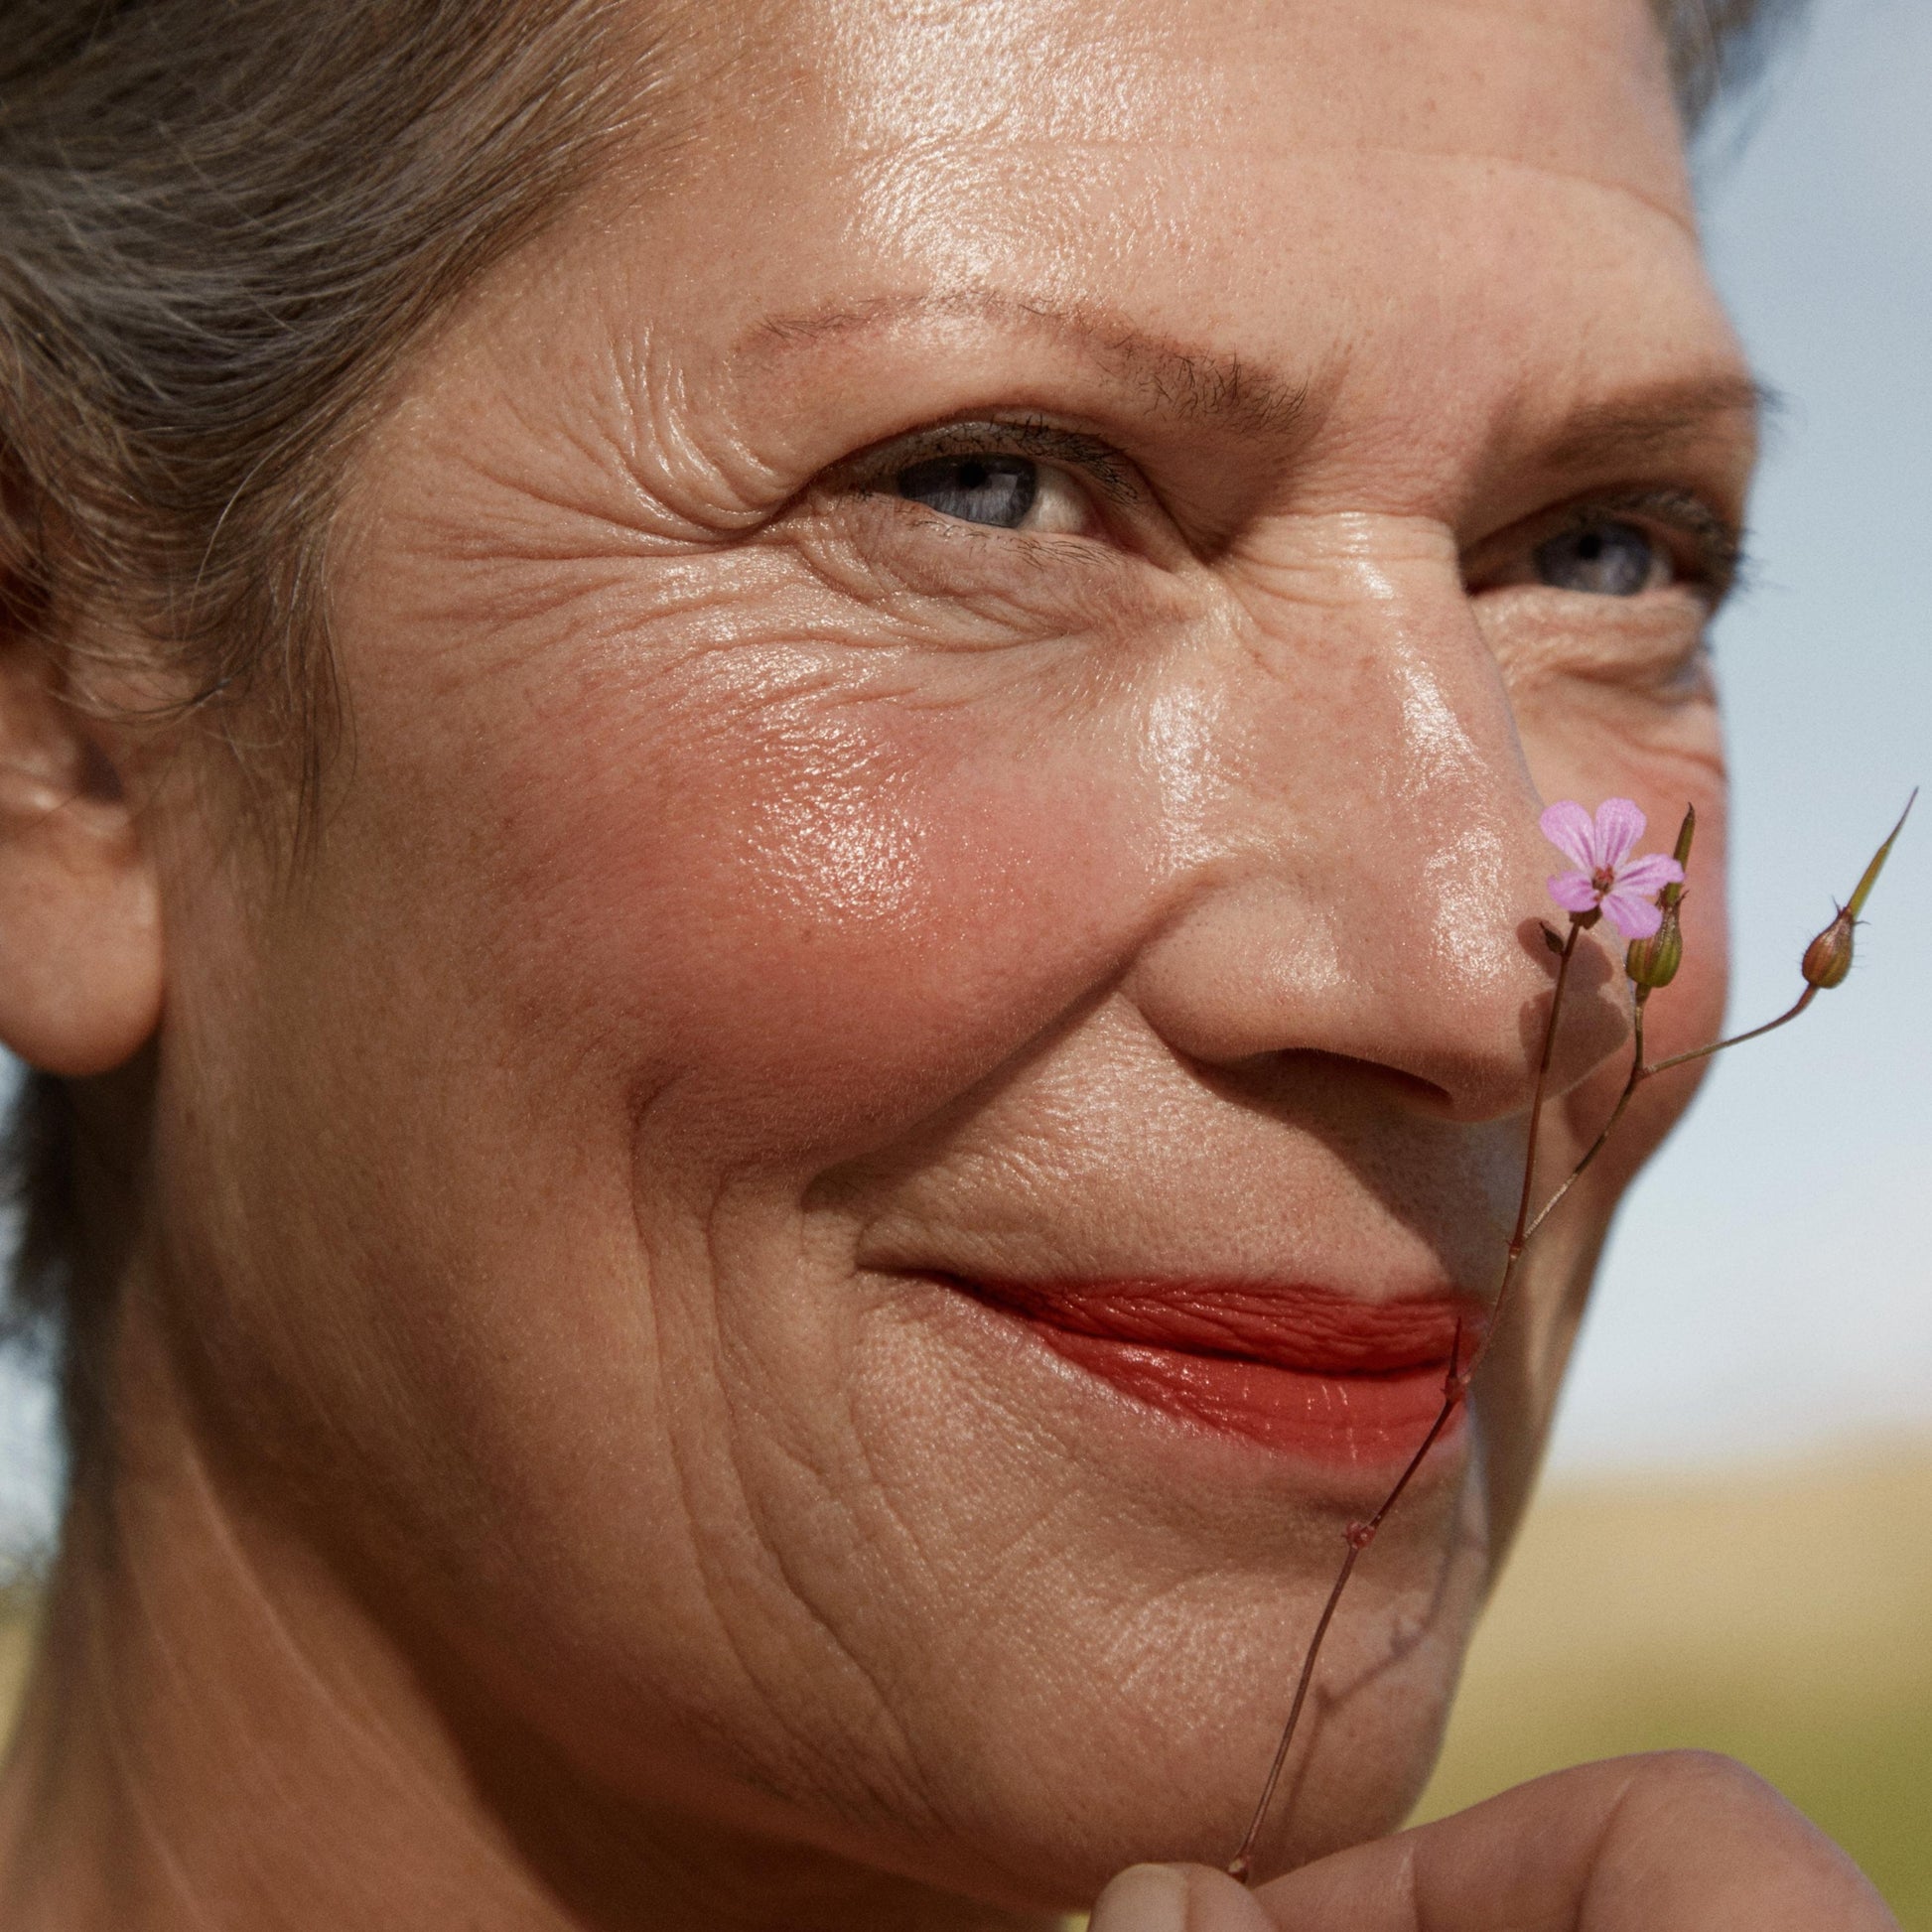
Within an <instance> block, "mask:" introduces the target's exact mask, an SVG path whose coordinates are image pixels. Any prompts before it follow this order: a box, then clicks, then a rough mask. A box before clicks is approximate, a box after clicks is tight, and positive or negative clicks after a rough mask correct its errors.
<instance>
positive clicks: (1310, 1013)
mask: <svg viewBox="0 0 1932 1932" xmlns="http://www.w3.org/2000/svg"><path fill="white" fill-rule="evenodd" d="M1244 564H1245V567H1244V568H1243V570H1242V572H1241V574H1240V577H1239V579H1238V580H1237V581H1238V586H1239V595H1238V599H1237V602H1236V605H1235V607H1234V611H1235V614H1234V617H1233V620H1232V631H1233V635H1232V637H1231V639H1230V645H1231V648H1230V651H1229V655H1228V663H1229V665H1230V670H1229V675H1230V677H1231V678H1232V679H1233V680H1234V682H1235V685H1236V687H1237V688H1236V690H1235V691H1234V692H1233V693H1232V695H1231V698H1230V703H1229V707H1228V713H1227V715H1229V716H1230V717H1233V718H1236V719H1238V720H1239V721H1240V728H1239V733H1238V743H1237V744H1236V745H1235V746H1233V747H1232V748H1230V755H1229V756H1228V757H1226V758H1225V759H1222V760H1221V766H1222V782H1221V783H1220V784H1219V785H1218V786H1217V787H1216V794H1215V812H1214V820H1215V822H1214V823H1212V824H1211V825H1208V824H1204V825H1202V826H1200V828H1199V832H1198V834H1197V836H1196V839H1195V841H1194V847H1195V866H1194V870H1193V873H1192V876H1191V878H1190V880H1189V882H1188V885H1187V889H1186V890H1185V891H1184V892H1183V893H1182V895H1181V897H1180V900H1179V902H1180V904H1181V905H1182V907H1183V909H1182V910H1181V911H1180V913H1179V914H1178V916H1177V917H1175V918H1174V920H1173V922H1172V924H1171V925H1170V926H1169V928H1168V929H1167V930H1166V931H1164V932H1163V934H1162V935H1161V937H1160V938H1159V939H1158V940H1157V941H1156V942H1155V944H1154V945H1153V946H1152V947H1150V949H1149V952H1148V954H1147V956H1146V958H1145V959H1144V960H1143V961H1142V963H1141V967H1140V968H1139V969H1138V970H1137V973H1136V976H1135V979H1136V991H1137V995H1138V997H1139V998H1140V1000H1141V1004H1142V1006H1143V1010H1144V1011H1145V1012H1146V1014H1147V1016H1148V1018H1149V1019H1150V1021H1151V1022H1153V1024H1155V1025H1156V1026H1157V1028H1159V1029H1160V1030H1162V1031H1163V1032H1165V1033H1167V1034H1169V1035H1170V1036H1171V1037H1172V1038H1173V1042H1174V1043H1175V1044H1176V1045H1177V1046H1180V1047H1181V1048H1182V1049H1183V1050H1187V1051H1190V1052H1197V1053H1200V1054H1202V1055H1203V1056H1205V1057H1209V1058H1216V1059H1231V1058H1240V1057H1248V1056H1251V1055H1253V1054H1256V1053H1261V1052H1268V1051H1283V1050H1293V1049H1298V1048H1299V1049H1304V1050H1319V1051H1325V1052H1329V1053H1334V1054H1339V1055H1343V1056H1346V1057H1348V1058H1351V1059H1356V1060H1365V1061H1373V1062H1379V1063H1382V1064H1385V1065H1388V1066H1390V1067H1391V1068H1393V1069H1395V1070H1398V1071H1400V1072H1402V1073H1404V1074H1407V1075H1409V1076H1411V1077H1412V1079H1414V1080H1419V1081H1421V1082H1423V1083H1424V1084H1425V1085H1426V1086H1428V1087H1431V1088H1434V1089H1436V1090H1438V1091H1439V1092H1440V1093H1442V1094H1444V1095H1446V1096H1447V1097H1448V1100H1449V1105H1450V1106H1451V1108H1452V1110H1453V1111H1455V1112H1456V1113H1459V1114H1469V1115H1494V1114H1501V1113H1507V1112H1509V1111H1512V1110H1513V1108H1514V1107H1515V1106H1516V1105H1517V1104H1519V1100H1518V1097H1519V1095H1520V1093H1521V1091H1522V1083H1523V1078H1524V1070H1525V1064H1526V1054H1525V1048H1524V1015H1525V1012H1526V1011H1527V1010H1528V1008H1529V1006H1530V1003H1532V1002H1534V1001H1536V1000H1537V999H1538V998H1539V997H1540V996H1541V995H1542V994H1543V993H1545V992H1546V991H1547V988H1548V977H1547V971H1546V969H1545V967H1544V966H1543V963H1542V962H1541V960H1540V959H1539V957H1538V955H1537V953H1536V952H1535V951H1534V950H1532V949H1531V948H1530V947H1528V946H1526V945H1525V943H1524V930H1525V922H1526V920H1528V919H1530V918H1532V917H1533V916H1534V915H1535V914H1536V913H1537V912H1538V911H1539V910H1540V909H1541V897H1542V875H1543V872H1544V871H1545V870H1547V867H1545V865H1544V855H1543V853H1542V850H1541V840H1540V837H1539V835H1538V831H1537V825H1536V815H1537V808H1538V803H1539V800H1538V797H1537V793H1536V788H1535V785H1534V783H1533V781H1532V779H1531V777H1530V774H1529V769H1528V765H1527V763H1526V760H1525V759H1524V756H1523V750H1522V746H1521V744H1520V741H1519V738H1518V735H1517V729H1516V721H1515V718H1514V714H1513V711H1512V709H1511V706H1510V703H1509V699H1508V696H1507V693H1506V692H1505V690H1504V688H1503V685H1502V682H1501V678H1500V676H1499V674H1498V672H1497V669H1496V666H1495V664H1494V661H1493V659H1492V658H1491V656H1490V654H1489V652H1488V649H1487V647H1486V646H1485V644H1484V642H1483V639H1482V636H1481V634H1480V632H1479V630H1478V628H1477V626H1476V623H1475V621H1474V618H1473V615H1472V614H1471V612H1470V610H1469V608H1468V603H1467V599H1466V597H1465V596H1464V594H1463V591H1462V587H1461V582H1460V576H1459V572H1458V570H1457V567H1456V561H1455V556H1454V551H1453V546H1452V545H1450V544H1449V542H1448V541H1447V538H1446V536H1444V535H1440V534H1439V535H1436V536H1435V537H1434V538H1433V540H1432V538H1431V537H1430V535H1429V534H1428V533H1418V532H1417V531H1416V529H1415V528H1414V527H1413V526H1410V525H1407V524H1399V523H1396V522H1395V521H1394V520H1393V519H1391V520H1390V521H1389V522H1386V523H1379V524H1378V523H1376V522H1372V521H1370V520H1368V519H1363V518H1351V519H1347V520H1346V523H1345V525H1344V527H1343V528H1341V529H1340V530H1339V531H1337V532H1334V533H1332V534H1331V535H1330V536H1329V538H1328V540H1326V541H1325V542H1320V543H1314V544H1297V545H1294V546H1291V547H1288V548H1287V549H1286V550H1285V553H1284V554H1283V555H1282V556H1281V557H1279V558H1275V559H1269V558H1257V559H1253V560H1244ZM1532 930H1533V929H1532Z"/></svg>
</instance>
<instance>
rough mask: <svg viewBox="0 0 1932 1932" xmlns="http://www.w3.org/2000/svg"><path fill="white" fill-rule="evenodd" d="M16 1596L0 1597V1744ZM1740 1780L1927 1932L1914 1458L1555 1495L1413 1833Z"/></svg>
mask: <svg viewBox="0 0 1932 1932" xmlns="http://www.w3.org/2000/svg"><path fill="white" fill-rule="evenodd" d="M30 1610H31V1605H30V1603H29V1601H28V1599H27V1597H26V1596H25V1595H24V1594H23V1593H21V1592H19V1591H15V1592H12V1593H11V1594H0V1728H3V1727H4V1725H5V1721H6V1716H7V1714H8V1713H9V1712H10V1711H11V1709H12V1706H13V1702H14V1699H15V1697H16V1695H17V1693H18V1689H19V1684H20V1679H21V1676H22V1673H23V1670H24V1666H25V1661H26V1648H27V1627H28V1616H29V1613H30ZM1677 1744H1686V1745H1698V1746H1701V1747H1705V1748H1709V1749H1716V1750H1723V1751H1728V1752H1730V1753H1731V1754H1732V1755H1733V1756H1736V1757H1740V1758H1742V1759H1743V1760H1744V1761H1745V1762H1746V1763H1748V1764H1750V1765H1752V1766H1753V1767H1754V1768H1755V1769H1756V1770H1758V1771H1759V1772H1761V1773H1762V1774H1763V1775H1764V1776H1765V1777H1767V1778H1769V1779H1770V1780H1771V1782H1772V1783H1773V1784H1775V1785H1777V1786H1778V1787H1779V1789H1780V1790H1782V1791H1783V1792H1784V1793H1785V1794H1786V1795H1787V1796H1788V1797H1790V1798H1791V1799H1792V1800H1793V1801H1794V1802H1795V1803H1796V1804H1798V1805H1799V1806H1800V1807H1801V1808H1802V1809H1803V1810H1805V1811H1806V1812H1807V1813H1809V1814H1810V1816H1811V1817H1813V1818H1814V1819H1816V1820H1817V1821H1818V1823H1819V1824H1820V1825H1822V1826H1823V1827H1824V1828H1825V1829H1826V1830H1827V1831H1828V1832H1830V1833H1831V1834H1832V1836H1833V1837H1834V1838H1836V1839H1837V1840H1838V1841H1839V1843H1840V1844H1842V1845H1844V1846H1845V1847H1847V1849H1848V1850H1850V1851H1851V1852H1852V1854H1853V1855H1854V1856H1855V1857H1856V1858H1857V1859H1858V1860H1859V1862H1860V1863H1862V1864H1863V1866H1864V1868H1865V1870H1866V1871H1867V1872H1869V1873H1870V1874H1871V1876H1872V1878H1873V1879H1874V1880H1875V1881H1876V1882H1877V1884H1878V1886H1879V1888H1880V1889H1881V1890H1882V1891H1883V1892H1884V1893H1885V1895H1886V1897H1887V1898H1889V1899H1890V1901H1891V1904H1892V1909H1893V1910H1894V1911H1896V1912H1897V1914H1898V1916H1899V1918H1900V1919H1901V1921H1902V1922H1903V1924H1904V1925H1905V1927H1906V1932H1932V1445H1905V1446H1901V1447H1898V1448H1895V1449H1890V1450H1887V1451H1885V1452H1882V1453H1880V1452H1876V1451H1873V1452H1871V1453H1868V1454H1865V1455H1863V1456H1858V1457H1853V1456H1846V1457H1843V1458H1840V1459H1837V1460H1833V1461H1826V1462H1813V1463H1808V1464H1803V1465H1796V1466H1793V1467H1791V1468H1788V1469H1766V1470H1762V1471H1755V1472H1752V1473H1750V1474H1747V1475H1724V1476H1704V1477H1697V1478H1690V1477H1677V1478H1668V1479H1666V1478H1656V1479H1652V1480H1648V1481H1641V1482H1639V1481H1633V1480H1630V1479H1624V1480H1621V1481H1618V1482H1616V1483H1613V1484H1603V1485H1601V1486H1582V1485H1558V1486H1553V1487H1552V1488H1551V1489H1550V1490H1549V1491H1547V1492H1546V1493H1545V1494H1544V1495H1543V1496H1542V1497H1541V1498H1540V1499H1539V1501H1538V1503H1537V1505H1536V1507H1535V1509H1534V1510H1533V1511H1532V1513H1531V1516H1530V1520H1529V1523H1528V1526H1527V1527H1526V1528H1525V1530H1524V1532H1523V1536H1522V1539H1521V1541H1520V1543H1519V1544H1518V1546H1517V1549H1516V1551H1515V1553H1514V1555H1513V1556H1512V1557H1511V1559H1510V1564H1509V1569H1508V1571H1507V1573H1506V1575H1505V1576H1504V1579H1503V1583H1502V1586H1501V1587H1500V1589H1499V1590H1498V1591H1497V1594H1496V1599H1495V1601H1494V1603H1493V1604H1492V1605H1491V1606H1490V1610H1489V1613H1488V1615H1487V1617H1486V1618H1485V1620H1484V1623H1483V1627H1482V1630H1481V1633H1480V1634H1479V1636H1478V1637H1477V1639H1476V1643H1475V1647H1474V1649H1473V1651H1472V1652H1471V1654H1470V1658H1469V1664H1468V1669H1467V1672H1466V1674H1465V1676H1464V1679H1463V1690H1462V1695H1461V1698H1460V1700H1459V1701H1458V1703H1457V1706H1456V1713H1455V1718H1454V1721H1453V1723H1452V1724H1451V1725H1450V1727H1449V1742H1448V1745H1447V1747H1446V1748H1445V1751H1444V1754H1443V1762H1442V1764H1441V1766H1440V1768H1439V1770H1438V1772H1437V1776H1436V1779H1435V1782H1434V1783H1433V1784H1432V1785H1431V1787H1430V1790H1429V1793H1428V1795H1427V1797H1426V1798H1425V1799H1424V1802H1423V1805H1422V1809H1421V1811H1420V1813H1419V1814H1418V1815H1419V1816H1420V1817H1424V1818H1429V1817H1437V1816H1440V1815H1441V1814H1442V1813H1443V1812H1445V1811H1453V1810H1456V1809H1458V1808H1459V1807H1461V1806H1463V1805H1466V1804H1471V1803H1473V1802H1474V1801H1475V1800H1477V1799H1478V1798H1483V1797H1487V1796H1488V1795H1489V1794H1490V1793H1492V1792H1495V1791H1500V1790H1502V1789H1504V1788H1505V1787H1507V1786H1509V1785H1512V1784H1516V1783H1520V1782H1521V1781H1522V1780H1523V1779H1525V1778H1530V1777H1535V1776H1536V1775H1537V1774H1538V1773H1539V1772H1542V1771H1547V1770H1554V1769H1556V1768H1557V1767H1558V1766H1560V1765H1564V1764H1574V1763H1577V1762H1579V1761H1581V1760H1583V1759H1586V1758H1592V1757H1609V1756H1614V1755H1616V1754H1617V1753H1619V1752H1623V1751H1635V1750H1654V1749H1659V1748H1662V1747H1664V1746H1667V1745H1677Z"/></svg>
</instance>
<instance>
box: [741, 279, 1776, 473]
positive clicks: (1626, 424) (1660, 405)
mask: <svg viewBox="0 0 1932 1932" xmlns="http://www.w3.org/2000/svg"><path fill="white" fill-rule="evenodd" d="M935 316H936V317H938V318H940V319H942V320H970V321H985V322H996V323H1005V324H1007V325H1009V326H1013V325H1017V326H1019V327H1021V328H1024V329H1028V330H1031V331H1033V332H1034V333H1036V334H1040V335H1044V336H1046V337H1048V338H1049V339H1051V340H1052V341H1054V342H1056V343H1059V344H1061V345H1068V346H1071V347H1073V348H1075V349H1077V350H1079V351H1080V352H1081V353H1082V354H1084V355H1086V356H1087V357H1088V358H1089V359H1091V360H1093V361H1096V362H1097V363H1098V364H1099V365H1100V366H1101V367H1102V368H1103V369H1105V370H1106V371H1107V372H1108V373H1110V374H1112V375H1115V376H1117V377H1121V378H1124V379H1125V380H1127V381H1129V382H1130V383H1132V384H1133V385H1134V386H1136V387H1137V388H1139V389H1140V390H1142V391H1143V393H1144V395H1145V396H1146V397H1147V398H1148V399H1149V400H1150V401H1151V402H1152V403H1153V404H1154V405H1155V407H1157V408H1158V409H1160V410H1161V411H1162V413H1164V414H1168V415H1172V416H1174V417H1178V418H1180V419H1181V420H1183V421H1188V422H1195V423H1201V424H1204V425H1206V426H1209V427H1212V428H1215V429H1219V430H1222V431H1225V432H1229V433H1232V434H1236V435H1241V436H1247V437H1258V438H1261V439H1264V440H1266V441H1269V442H1273V443H1277V444H1286V445H1294V444H1299V443H1300V442H1301V441H1302V440H1303V439H1304V437H1305V436H1306V435H1307V434H1309V433H1310V432H1311V429H1312V427H1313V423H1312V420H1311V419H1312V417H1313V416H1314V415H1315V413H1316V412H1315V411H1314V410H1313V409H1312V407H1311V385H1310V384H1309V383H1308V382H1306V381H1299V382H1298V381H1292V380H1289V379H1288V378H1286V377H1284V376H1282V375H1279V374H1277V373H1275V372H1274V371H1272V370H1269V369H1267V368H1265V367H1262V366H1259V365H1257V364H1256V363H1254V362H1251V361H1247V360H1244V359H1243V358H1242V357H1241V356H1239V355H1237V354H1234V353H1231V352H1228V351H1224V350H1218V349H1211V348H1208V347H1205V346H1203V345H1190V344H1185V343H1182V342H1180V341H1178V340H1176V339H1174V338H1172V337H1167V336H1158V335H1152V334H1149V333H1148V332H1147V331H1145V330H1142V329H1140V328H1139V327H1137V326H1136V325H1135V324H1133V323H1131V322H1129V321H1127V320H1126V318H1124V317H1123V316H1120V315H1119V314H1117V313H1112V312H1109V311H1107V310H1104V309H1098V308H1089V307H1085V306H1077V305H1076V306H1072V307H1064V308H1062V307H1055V306H1054V305H1052V304H1050V303H1047V302H1045V301H1035V300H1029V299H1027V298H1024V297H1019V296H1012V295H1006V294H1002V293H999V292H996V291H992V290H978V289H973V290H960V291H957V292H955V293H950V294H943V295H914V294H907V295H885V296H880V297H877V298H875V299H873V300H871V301H866V302H860V303H856V304H850V305H847V306H843V307H839V308H825V309H819V310H814V311H810V312H807V313H805V314H801V315H794V316H779V317H773V318H771V319H769V320H767V321H765V322H763V323H760V324H759V325H757V326H756V327H755V328H754V329H753V330H752V331H751V333H750V335H749V337H748V338H747V339H746V345H747V346H748V347H750V348H752V349H754V350H755V351H756V349H757V348H758V347H759V346H760V345H763V346H768V347H771V348H774V349H781V350H782V349H786V348H790V347H793V346H800V347H802V346H809V345H815V344H819V343H826V342H836V341H838V340H840V339H841V338H845V337H853V336H863V335H866V334H868V333H872V332H875V331H884V330H890V329H891V328H893V327H894V326H895V325H896V324H897V323H900V322H906V321H916V320H920V319H924V318H929V317H935ZM1780 401H1781V399H1780V398H1779V396H1778V394H1777V392H1776V391H1775V390H1773V389H1771V388H1770V387H1769V386H1768V385H1767V384H1765V383H1762V382H1759V381H1757V380H1755V379H1754V378H1752V377H1751V376H1749V375H1746V374H1743V373H1741V372H1739V371H1736V370H1728V369H1727V370H1721V371H1718V372H1716V373H1713V374H1705V375H1696V376H1687V377H1674V378H1671V379H1668V380H1665V381H1663V382H1659V383H1654V384H1651V385H1649V386H1646V387H1642V388H1639V389H1637V390H1635V391H1634V392H1631V393H1627V394H1623V395H1616V396H1611V397H1608V398H1606V399H1604V400H1602V401H1600V402H1592V403H1586V404H1584V405H1583V406H1582V407H1580V408H1578V409H1576V410H1575V411H1573V412H1572V413H1571V414H1570V415H1569V416H1568V417H1566V418H1564V419H1563V420H1562V421H1561V422H1560V423H1558V424H1557V425H1556V427H1555V429H1554V432H1553V433H1552V434H1551V435H1550V437H1549V438H1548V440H1547V441H1546V442H1545V443H1544V446H1543V448H1542V449H1541V450H1540V451H1538V452H1537V455H1538V457H1539V458H1540V460H1541V462H1542V463H1543V464H1545V465H1546V466H1548V467H1550V468H1552V469H1555V470H1560V471H1572V470H1575V471H1582V470H1593V471H1598V472H1601V471H1606V470H1614V469H1616V468H1617V467H1619V466H1621V465H1626V464H1641V463H1643V462H1645V461H1646V460H1650V461H1655V460H1658V459H1663V458H1668V457H1669V456H1671V455H1673V454H1675V453H1676V452H1678V451H1680V450H1682V449H1683V448H1684V447H1685V446H1686V445H1688V444H1692V443H1695V442H1697V441H1699V440H1700V439H1702V438H1704V437H1707V436H1709V435H1711V434H1712V432H1713V431H1714V430H1716V429H1718V428H1719V427H1721V426H1722V425H1724V424H1725V422H1726V421H1729V422H1732V423H1735V424H1737V425H1738V426H1739V427H1740V428H1741V429H1742V430H1743V431H1744V433H1745V435H1746V436H1748V437H1751V438H1753V439H1754V438H1755V436H1756V434H1757V432H1758V430H1759V428H1760V426H1761V425H1762V423H1763V422H1764V420H1765V419H1766V418H1767V417H1770V416H1773V415H1775V413H1776V412H1777V410H1778V408H1779V406H1780Z"/></svg>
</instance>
